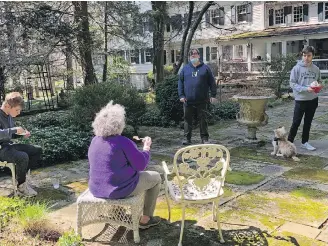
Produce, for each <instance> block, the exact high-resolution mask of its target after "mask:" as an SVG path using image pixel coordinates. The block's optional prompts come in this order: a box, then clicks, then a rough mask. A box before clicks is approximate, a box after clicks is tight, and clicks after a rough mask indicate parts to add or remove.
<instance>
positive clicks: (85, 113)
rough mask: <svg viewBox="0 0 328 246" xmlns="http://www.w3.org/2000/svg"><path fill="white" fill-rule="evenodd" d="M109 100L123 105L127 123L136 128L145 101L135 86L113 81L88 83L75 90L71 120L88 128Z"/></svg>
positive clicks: (143, 109)
mask: <svg viewBox="0 0 328 246" xmlns="http://www.w3.org/2000/svg"><path fill="white" fill-rule="evenodd" d="M111 100H113V101H114V103H118V104H121V105H123V106H124V107H125V110H126V116H127V124H129V125H131V126H132V127H134V128H135V129H136V130H137V128H138V125H139V118H140V117H141V116H142V115H143V114H144V112H145V110H146V103H145V101H144V99H143V97H142V96H140V94H139V93H138V91H137V90H136V89H135V88H133V87H131V86H129V85H123V84H118V83H115V82H106V83H98V84H93V85H88V86H85V87H82V88H80V89H78V90H76V93H75V94H74V98H73V107H72V117H73V122H74V123H75V124H76V125H80V126H81V125H82V126H84V127H87V128H89V127H90V125H91V122H92V121H93V119H94V117H95V115H96V113H97V112H98V111H99V110H100V109H101V108H102V107H104V106H105V105H106V104H107V103H108V102H109V101H111Z"/></svg>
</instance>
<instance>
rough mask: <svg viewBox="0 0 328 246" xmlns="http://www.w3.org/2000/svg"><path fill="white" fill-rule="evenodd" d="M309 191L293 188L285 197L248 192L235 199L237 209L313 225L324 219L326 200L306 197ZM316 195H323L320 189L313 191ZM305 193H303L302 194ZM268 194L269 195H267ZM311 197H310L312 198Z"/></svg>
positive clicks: (326, 210)
mask: <svg viewBox="0 0 328 246" xmlns="http://www.w3.org/2000/svg"><path fill="white" fill-rule="evenodd" d="M310 192H311V191H310V190H307V189H295V190H293V191H292V192H291V194H290V195H288V194H286V196H285V197H281V196H279V197H271V195H269V193H268V194H254V193H249V194H247V195H245V196H242V197H241V198H239V199H237V208H238V210H246V211H247V210H248V211H249V210H251V211H252V212H253V213H255V214H257V213H262V214H267V215H269V216H279V217H280V218H283V219H287V220H291V221H294V222H302V223H304V221H306V222H307V223H310V224H311V225H313V224H314V223H321V220H322V222H323V221H324V220H325V218H326V217H327V213H328V206H327V203H326V201H320V200H314V199H310V198H307V197H306V196H308V197H311V195H309V193H310ZM315 193H316V195H312V197H313V196H316V197H321V198H322V196H323V194H322V193H320V191H318V192H317V191H315ZM304 194H305V195H304ZM269 196H270V197H269ZM312 197H311V198H312Z"/></svg>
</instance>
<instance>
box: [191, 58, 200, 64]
mask: <svg viewBox="0 0 328 246" xmlns="http://www.w3.org/2000/svg"><path fill="white" fill-rule="evenodd" d="M190 61H191V63H192V64H196V63H198V62H199V58H195V57H194V58H191V59H190Z"/></svg>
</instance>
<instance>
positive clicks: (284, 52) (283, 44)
mask: <svg viewBox="0 0 328 246" xmlns="http://www.w3.org/2000/svg"><path fill="white" fill-rule="evenodd" d="M281 55H282V56H286V55H287V41H281Z"/></svg>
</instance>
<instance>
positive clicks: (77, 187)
mask: <svg viewBox="0 0 328 246" xmlns="http://www.w3.org/2000/svg"><path fill="white" fill-rule="evenodd" d="M65 186H66V187H68V188H70V189H72V190H73V191H74V192H75V193H82V192H84V191H85V190H86V189H88V182H78V181H76V182H73V183H69V184H66V185H65Z"/></svg>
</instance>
